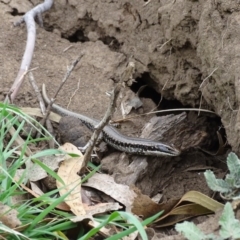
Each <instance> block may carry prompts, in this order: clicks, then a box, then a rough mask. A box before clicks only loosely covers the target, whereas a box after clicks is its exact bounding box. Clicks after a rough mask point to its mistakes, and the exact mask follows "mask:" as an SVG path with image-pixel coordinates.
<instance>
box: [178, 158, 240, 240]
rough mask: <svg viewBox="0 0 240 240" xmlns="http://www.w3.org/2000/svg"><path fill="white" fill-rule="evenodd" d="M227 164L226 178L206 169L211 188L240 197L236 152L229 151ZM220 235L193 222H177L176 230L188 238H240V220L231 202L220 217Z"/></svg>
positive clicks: (217, 239)
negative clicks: (206, 231) (210, 232)
mask: <svg viewBox="0 0 240 240" xmlns="http://www.w3.org/2000/svg"><path fill="white" fill-rule="evenodd" d="M227 166H228V170H229V173H228V174H227V175H226V177H225V179H224V180H223V179H217V178H216V177H215V175H214V173H213V172H212V171H210V170H207V171H205V173H204V176H205V178H206V181H207V184H208V186H209V188H210V189H211V190H213V191H217V192H220V194H221V196H222V197H223V198H225V199H229V200H233V199H239V198H240V194H239V193H240V192H239V191H240V160H239V158H238V156H237V155H236V154H235V153H229V155H228V157H227ZM219 225H220V230H219V236H216V235H214V234H205V233H203V232H202V231H200V229H199V228H198V227H197V226H196V225H195V224H194V223H191V222H183V223H179V224H176V230H177V231H178V232H181V233H183V235H184V236H185V237H186V238H187V239H190V240H192V239H194V240H211V239H213V240H224V239H239V238H240V222H239V220H237V219H235V216H234V211H233V209H232V206H231V204H230V203H229V202H228V203H226V204H225V206H224V209H223V212H222V215H221V217H220V219H219Z"/></svg>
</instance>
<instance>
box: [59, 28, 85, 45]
mask: <svg viewBox="0 0 240 240" xmlns="http://www.w3.org/2000/svg"><path fill="white" fill-rule="evenodd" d="M62 37H63V38H64V36H62ZM67 39H68V40H69V41H70V42H88V41H89V38H88V37H86V36H85V35H84V31H83V30H81V29H79V30H77V31H76V32H75V33H74V34H72V35H71V36H69V37H67Z"/></svg>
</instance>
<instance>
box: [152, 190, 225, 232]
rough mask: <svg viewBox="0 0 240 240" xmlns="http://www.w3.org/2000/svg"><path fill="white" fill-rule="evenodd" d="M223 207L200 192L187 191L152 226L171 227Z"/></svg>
mask: <svg viewBox="0 0 240 240" xmlns="http://www.w3.org/2000/svg"><path fill="white" fill-rule="evenodd" d="M189 202H190V203H189ZM223 206H224V205H223V204H221V203H219V202H217V201H215V200H214V199H212V198H210V197H208V196H206V195H204V194H202V193H200V192H197V191H189V192H187V193H186V194H184V196H183V197H182V198H181V199H180V200H179V201H178V203H177V204H176V205H175V206H174V207H173V208H172V209H171V210H170V211H165V212H164V213H163V214H164V215H162V216H161V217H160V218H159V219H157V220H156V221H155V222H154V225H155V226H156V227H166V226H171V225H173V224H175V223H177V222H180V221H183V220H186V219H188V218H190V217H194V216H200V215H205V214H210V213H213V212H217V211H218V210H219V209H222V208H223ZM163 207H164V205H163Z"/></svg>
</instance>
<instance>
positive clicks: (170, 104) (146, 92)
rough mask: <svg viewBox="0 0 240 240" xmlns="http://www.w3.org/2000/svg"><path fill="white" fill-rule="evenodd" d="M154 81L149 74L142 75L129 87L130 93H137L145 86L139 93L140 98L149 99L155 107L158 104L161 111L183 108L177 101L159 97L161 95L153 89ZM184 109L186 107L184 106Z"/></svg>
mask: <svg viewBox="0 0 240 240" xmlns="http://www.w3.org/2000/svg"><path fill="white" fill-rule="evenodd" d="M154 85H155V83H154V80H153V79H152V78H151V77H150V75H149V73H147V72H146V73H143V74H142V76H141V77H139V78H137V79H136V82H135V83H133V85H132V86H131V89H132V91H134V92H138V90H139V89H140V88H141V87H142V86H146V87H145V88H144V89H143V90H142V91H141V93H140V97H144V98H151V99H152V100H153V102H154V103H155V104H156V105H159V103H160V102H161V104H160V108H161V109H171V108H180V107H184V106H183V105H182V104H181V103H180V102H179V101H178V100H167V99H165V98H162V97H161V94H160V93H158V92H157V91H156V90H155V89H154ZM185 107H186V106H185Z"/></svg>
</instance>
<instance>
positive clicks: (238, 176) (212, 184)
mask: <svg viewBox="0 0 240 240" xmlns="http://www.w3.org/2000/svg"><path fill="white" fill-rule="evenodd" d="M227 166H228V169H229V174H227V175H226V177H225V179H224V180H223V179H217V178H216V177H215V175H214V173H213V172H212V171H210V170H207V171H206V172H205V173H204V176H205V178H206V181H207V184H208V186H209V188H210V189H211V190H213V191H216V192H220V194H221V195H222V196H223V197H224V198H225V199H229V200H231V199H239V198H240V160H239V158H238V156H237V155H236V154H235V153H229V155H228V157H227Z"/></svg>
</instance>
